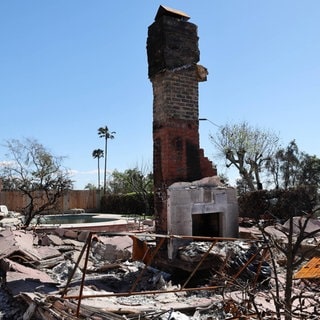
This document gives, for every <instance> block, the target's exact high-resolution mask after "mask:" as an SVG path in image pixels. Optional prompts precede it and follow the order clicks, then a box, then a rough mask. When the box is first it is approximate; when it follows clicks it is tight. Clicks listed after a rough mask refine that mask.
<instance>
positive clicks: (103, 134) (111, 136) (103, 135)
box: [98, 126, 115, 194]
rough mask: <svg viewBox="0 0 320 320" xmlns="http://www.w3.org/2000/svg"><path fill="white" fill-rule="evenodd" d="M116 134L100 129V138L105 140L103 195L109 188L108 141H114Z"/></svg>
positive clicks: (104, 128)
mask: <svg viewBox="0 0 320 320" xmlns="http://www.w3.org/2000/svg"><path fill="white" fill-rule="evenodd" d="M114 134H115V132H114V131H112V132H110V131H109V129H108V127H107V126H105V127H100V128H99V129H98V135H99V137H100V138H104V139H105V143H104V155H105V156H104V181H103V193H104V194H105V193H106V187H107V145H108V139H114Z"/></svg>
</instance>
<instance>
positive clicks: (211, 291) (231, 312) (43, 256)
mask: <svg viewBox="0 0 320 320" xmlns="http://www.w3.org/2000/svg"><path fill="white" fill-rule="evenodd" d="M268 228H269V229H268V231H269V232H270V233H271V232H273V234H274V235H277V230H276V229H274V230H273V229H272V228H271V227H268ZM247 232H249V231H248V230H247ZM279 236H280V234H279ZM148 237H150V238H153V237H154V235H153V236H152V235H150V236H148ZM256 237H257V233H256V230H255V231H254V238H256ZM248 238H250V237H248ZM281 241H282V240H281ZM314 241H315V239H312V245H314V243H313V242H314ZM133 245H134V241H133V237H132V235H131V234H127V235H126V234H123V235H109V234H103V233H99V234H92V233H91V232H88V231H76V230H64V229H61V228H58V229H56V230H54V231H51V232H43V231H41V232H40V233H37V232H35V231H34V230H10V229H6V230H3V231H1V232H0V278H1V281H2V286H1V289H0V310H1V311H0V318H1V319H18V320H20V319H23V320H28V319H49V320H50V319H97V320H98V319H115V320H117V319H132V320H133V319H141V320H143V319H176V320H179V319H181V320H184V319H192V320H202V319H212V320H218V319H236V318H237V317H238V318H241V317H242V318H243V319H258V317H257V310H258V311H259V312H261V314H263V315H264V319H265V320H267V319H274V312H275V305H274V302H273V300H272V299H273V298H272V297H273V296H274V292H273V291H272V290H274V288H275V287H276V283H275V279H274V277H273V276H272V272H271V267H270V264H269V261H270V259H269V256H268V255H266V254H265V251H264V249H265V247H264V246H263V243H262V242H259V241H257V240H240V239H239V240H236V241H223V239H221V240H220V241H216V242H214V244H213V243H212V242H204V241H195V242H190V243H188V244H187V245H186V246H184V247H180V248H179V251H178V258H179V259H180V260H181V261H182V263H183V262H185V263H189V264H193V265H194V266H200V265H201V264H202V262H203V257H204V256H206V259H207V260H208V261H209V262H210V263H209V265H210V269H209V272H205V271H206V270H202V269H201V268H199V270H198V272H197V275H196V274H194V275H193V277H194V278H195V281H193V283H192V285H191V284H189V283H188V284H187V282H185V280H186V278H184V279H183V280H182V281H181V282H178V281H177V280H176V278H175V277H174V276H173V275H172V274H170V273H168V272H165V271H164V270H160V269H157V268H155V267H152V264H149V263H148V264H145V263H143V262H141V261H136V260H133V258H132V257H133V251H134V247H133ZM284 258H285V257H283V256H281V255H279V256H277V257H276V259H275V263H276V264H277V266H278V271H281V272H279V274H278V275H277V280H278V281H279V283H278V285H279V286H280V287H281V290H280V293H281V294H283V283H284V282H285V277H284V270H283V269H281V261H282V259H284ZM203 264H204V265H206V264H205V263H203ZM195 269H196V267H195ZM189 275H190V274H189ZM189 275H188V276H189ZM197 277H198V278H197ZM199 277H200V278H201V279H200V280H201V281H200V280H199ZM198 280H199V281H198ZM255 284H258V285H259V286H255ZM262 284H263V286H262ZM194 285H195V286H194ZM315 288H317V285H315V284H314V283H313V282H312V281H311V280H310V281H309V282H306V281H303V280H299V281H298V282H296V287H295V288H294V291H293V292H294V294H295V295H296V296H298V295H299V294H300V292H303V291H305V290H310V292H312V295H313V301H315V300H314V299H318V298H319V301H320V296H319V297H318V294H319V293H318V292H317V290H315ZM310 301H311V300H310ZM310 301H308V302H305V304H306V305H307V303H309V305H308V306H307V307H308V308H310V307H311V306H312V304H311V302H310Z"/></svg>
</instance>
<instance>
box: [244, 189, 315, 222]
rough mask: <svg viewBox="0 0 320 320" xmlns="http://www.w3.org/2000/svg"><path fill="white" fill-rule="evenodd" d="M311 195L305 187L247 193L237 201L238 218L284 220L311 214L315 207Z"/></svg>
mask: <svg viewBox="0 0 320 320" xmlns="http://www.w3.org/2000/svg"><path fill="white" fill-rule="evenodd" d="M313 194H314V192H313V190H310V188H306V187H298V188H294V189H289V190H282V189H278V190H259V191H253V192H248V193H245V194H243V195H241V196H240V197H239V199H238V203H239V216H240V217H249V218H252V219H261V218H277V219H280V220H286V219H288V218H289V217H291V216H294V215H300V214H301V213H302V212H311V211H312V210H313V208H314V206H315V205H316V200H315V198H314V197H313V196H312V195H313Z"/></svg>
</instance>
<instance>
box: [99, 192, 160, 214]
mask: <svg viewBox="0 0 320 320" xmlns="http://www.w3.org/2000/svg"><path fill="white" fill-rule="evenodd" d="M148 203H149V208H150V209H149V212H146V211H147V208H146V204H145V203H144V202H143V201H142V199H141V197H140V196H139V195H138V194H136V193H129V194H107V195H106V196H104V197H102V199H101V211H102V212H105V213H116V214H130V215H131V214H134V215H136V214H137V215H143V214H147V215H152V214H153V208H154V205H153V193H150V194H149V195H148Z"/></svg>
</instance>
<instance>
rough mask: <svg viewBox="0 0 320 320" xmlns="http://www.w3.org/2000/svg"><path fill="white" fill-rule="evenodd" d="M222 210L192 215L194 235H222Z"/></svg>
mask: <svg viewBox="0 0 320 320" xmlns="http://www.w3.org/2000/svg"><path fill="white" fill-rule="evenodd" d="M221 214H222V213H221V212H211V213H204V214H193V215H192V235H193V236H203V237H221V236H222V232H221V225H220V220H221V219H220V217H221Z"/></svg>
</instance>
